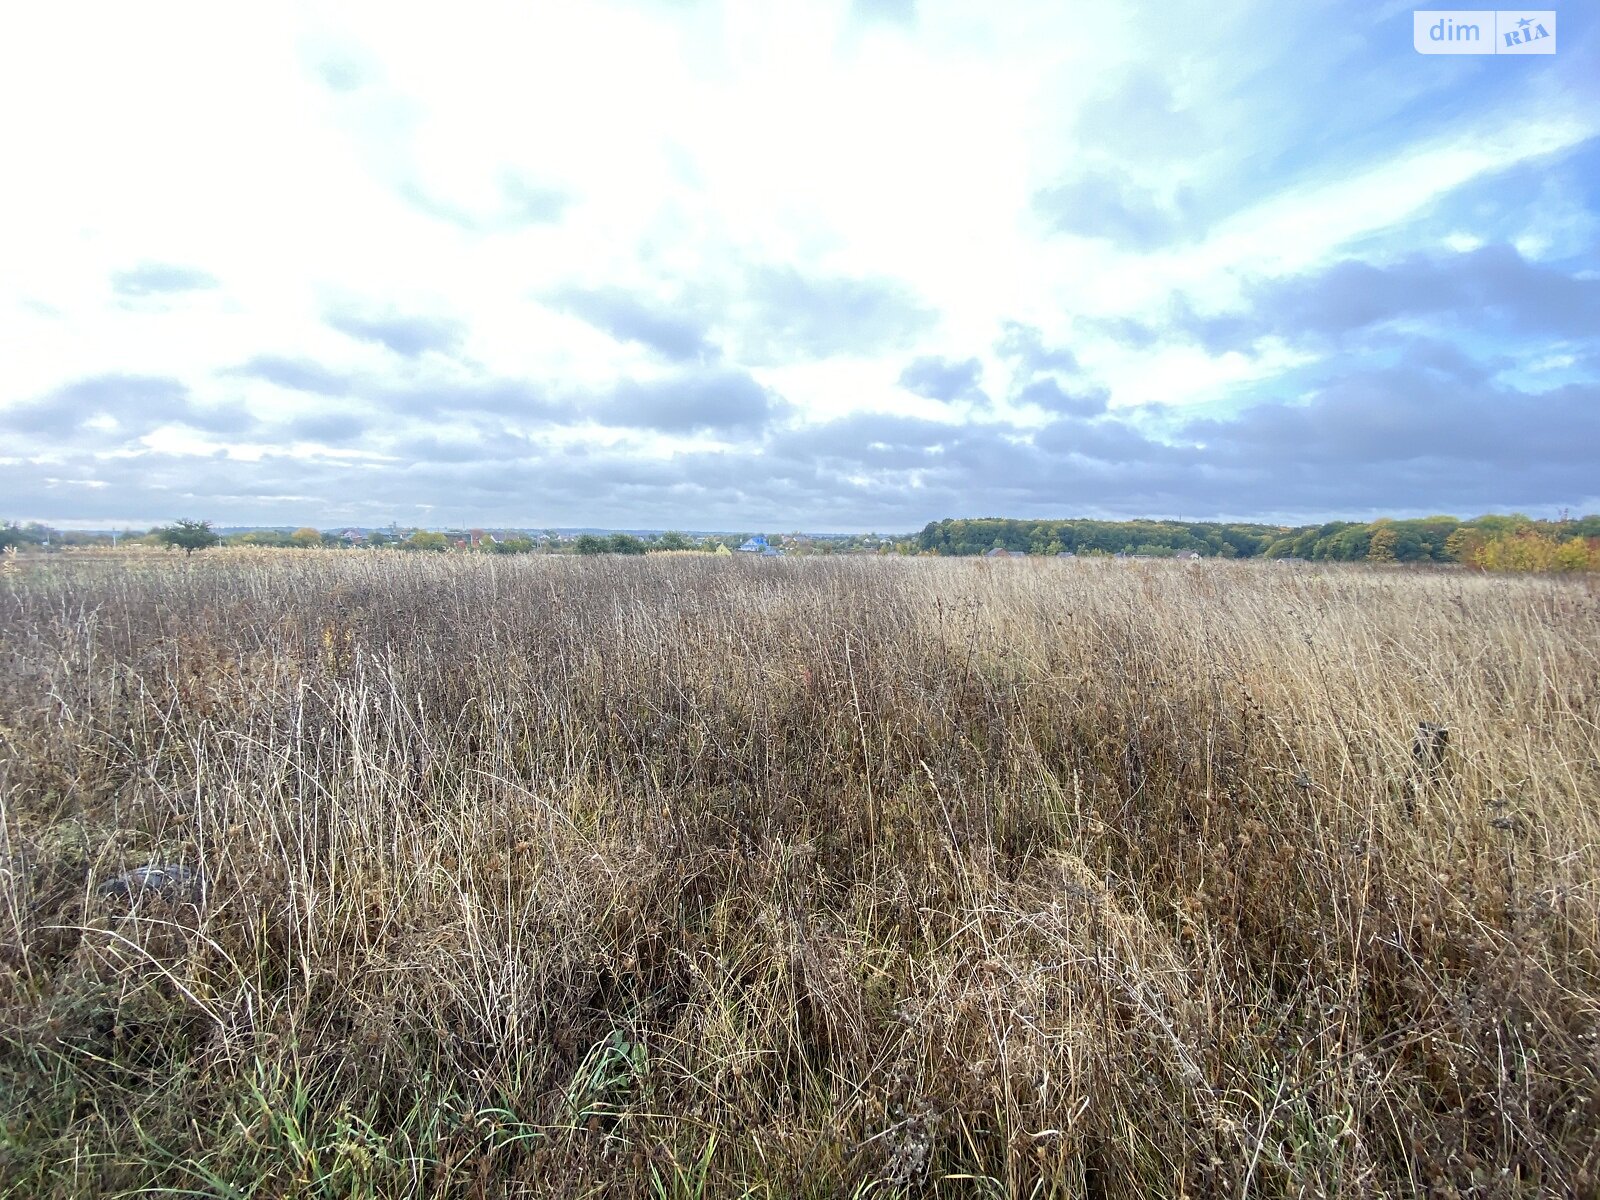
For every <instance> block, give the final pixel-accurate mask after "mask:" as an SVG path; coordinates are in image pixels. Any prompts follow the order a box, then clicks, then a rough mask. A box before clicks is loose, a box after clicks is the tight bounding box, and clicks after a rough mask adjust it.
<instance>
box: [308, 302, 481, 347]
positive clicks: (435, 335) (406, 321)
mask: <svg viewBox="0 0 1600 1200" xmlns="http://www.w3.org/2000/svg"><path fill="white" fill-rule="evenodd" d="M327 321H328V324H329V325H330V326H332V327H333V328H334V329H337V330H338V331H339V332H340V333H343V334H347V335H348V336H350V337H353V338H356V339H357V340H358V341H363V342H372V343H374V344H375V345H379V346H385V347H387V348H388V349H390V350H392V351H393V352H394V353H396V354H398V355H400V356H401V357H403V358H420V357H421V356H422V355H424V354H426V353H428V352H429V351H438V352H440V353H443V354H449V353H452V352H453V351H455V350H456V348H457V347H458V346H460V344H461V332H462V331H461V325H460V323H459V322H456V321H450V320H444V319H441V318H438V317H423V316H404V315H401V314H398V313H389V314H384V315H368V314H364V313H359V312H355V311H352V310H340V311H336V312H333V313H331V314H329V316H328V318H327Z"/></svg>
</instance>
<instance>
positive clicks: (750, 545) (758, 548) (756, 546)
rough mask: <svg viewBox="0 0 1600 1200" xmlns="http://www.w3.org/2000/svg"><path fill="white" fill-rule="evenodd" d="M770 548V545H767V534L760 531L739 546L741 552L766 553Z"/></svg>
mask: <svg viewBox="0 0 1600 1200" xmlns="http://www.w3.org/2000/svg"><path fill="white" fill-rule="evenodd" d="M768 549H770V547H769V546H768V545H767V539H766V537H765V535H763V534H759V533H758V534H756V535H755V537H753V538H751V539H750V540H749V541H748V542H746V543H745V544H744V545H742V546H740V547H739V553H740V554H765V553H766V552H767V550H768Z"/></svg>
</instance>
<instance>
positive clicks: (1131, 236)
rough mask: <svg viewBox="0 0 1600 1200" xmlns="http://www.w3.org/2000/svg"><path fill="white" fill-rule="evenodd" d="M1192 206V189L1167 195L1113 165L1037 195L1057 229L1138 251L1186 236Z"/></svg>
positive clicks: (1036, 201)
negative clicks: (1158, 192) (1159, 192)
mask: <svg viewBox="0 0 1600 1200" xmlns="http://www.w3.org/2000/svg"><path fill="white" fill-rule="evenodd" d="M1191 208H1192V199H1191V197H1190V194H1189V193H1188V191H1187V190H1185V189H1181V188H1180V189H1179V190H1178V191H1177V192H1176V193H1175V194H1174V195H1173V197H1172V198H1171V199H1170V200H1167V199H1163V198H1162V197H1161V196H1159V195H1158V194H1157V193H1156V192H1154V191H1153V190H1151V189H1150V188H1147V187H1144V186H1143V185H1141V184H1139V183H1137V182H1136V181H1135V180H1134V179H1133V177H1132V176H1131V175H1129V174H1128V173H1127V172H1126V171H1124V170H1122V169H1121V168H1117V167H1110V166H1107V167H1104V168H1101V169H1099V170H1090V171H1087V172H1085V173H1083V174H1081V175H1079V176H1077V177H1076V178H1074V179H1069V180H1066V181H1064V182H1062V183H1060V184H1057V185H1056V186H1055V187H1053V188H1048V189H1046V190H1044V191H1041V192H1039V193H1038V194H1036V195H1035V196H1034V209H1035V211H1036V212H1038V214H1039V215H1040V217H1042V218H1043V219H1044V221H1045V223H1046V224H1047V225H1048V226H1049V228H1050V229H1051V231H1052V232H1055V233H1071V234H1078V235H1080V236H1083V237H1091V238H1105V239H1108V240H1110V241H1112V242H1115V243H1116V244H1118V245H1120V246H1123V247H1126V248H1128V249H1133V250H1151V249H1155V248H1157V247H1159V246H1164V245H1167V244H1168V243H1170V242H1174V241H1177V240H1178V239H1179V238H1181V237H1183V236H1185V235H1186V234H1187V233H1188V231H1189V230H1190V229H1191V227H1192V218H1191V215H1190V210H1191Z"/></svg>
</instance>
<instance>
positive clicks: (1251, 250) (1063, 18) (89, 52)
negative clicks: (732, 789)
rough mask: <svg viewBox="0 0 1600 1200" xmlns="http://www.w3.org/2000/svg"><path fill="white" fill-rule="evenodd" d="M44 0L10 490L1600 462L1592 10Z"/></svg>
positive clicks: (832, 501)
mask: <svg viewBox="0 0 1600 1200" xmlns="http://www.w3.org/2000/svg"><path fill="white" fill-rule="evenodd" d="M1591 8H1592V6H1590V5H1582V6H1580V5H1569V6H1568V7H1567V8H1566V9H1564V10H1562V11H1561V12H1560V13H1559V22H1560V24H1559V28H1558V30H1557V39H1558V52H1557V53H1556V54H1555V55H1553V56H1540V57H1512V56H1456V57H1445V56H1421V55H1418V54H1416V53H1415V52H1414V50H1413V48H1412V15H1411V14H1412V6H1409V5H1408V6H1398V5H1394V4H1373V3H1366V4H1356V3H1351V2H1340V3H1333V2H1329V0H1297V2H1296V3H1293V4H1290V3H1284V2H1282V0H1279V2H1277V3H1273V4H1267V3H1260V2H1256V0H1231V2H1230V0H1224V2H1221V3H1208V4H1192V5H1187V4H1185V5H1177V4H1173V3H1171V2H1170V0H1147V2H1132V3H1130V2H1126V0H1124V2H1120V3H1116V4H1106V5H1100V6H1089V5H1076V4H1074V5H1068V4H1062V3H1060V2H1059V0H1050V2H1047V3H1040V4H1031V3H1024V2H1022V0H1008V2H1007V3H1004V4H988V3H984V4H980V3H974V2H971V0H963V2H959V3H956V2H944V0H853V2H852V0H832V2H830V0H816V2H812V0H808V2H807V3H803V4H782V5H780V4H767V3H735V2H732V0H729V2H726V3H719V2H718V0H625V2H616V3H611V2H608V0H584V2H583V3H578V2H576V0H572V2H562V3H556V2H551V0H514V2H510V3H505V4H479V3H472V2H466V3H456V4H451V5H447V6H439V5H432V6H423V5H418V6H410V5H395V4H390V3H385V4H373V5H371V6H361V5H356V4H337V5H332V4H322V3H319V4H307V5H304V6H295V5H289V4H285V5H271V6H265V7H263V6H254V7H252V6H240V5H229V4H217V3H215V2H214V0H207V2H206V3H193V4H190V3H181V2H177V0H171V2H169V0H163V3H160V4H153V5H152V4H138V5H135V4H127V3H115V4H112V3H106V4H87V3H74V2H71V0H66V2H63V3H59V4H30V5H22V4H16V5H9V6H7V8H6V12H5V14H4V15H3V17H0V162H3V163H4V164H5V168H6V171H5V174H6V179H7V183H6V185H5V186H4V187H3V188H0V380H3V386H0V517H11V518H16V519H39V520H46V521H51V522H54V523H57V524H61V525H78V526H86V525H87V526H105V525H112V524H117V525H121V524H133V525H143V524H147V523H150V522H154V521H165V520H170V519H172V518H175V517H179V516H193V517H206V518H211V519H214V520H216V521H218V522H220V523H223V524H242V523H262V524H274V525H300V524H306V523H311V524H316V525H320V526H324V527H327V526H334V525H345V524H369V525H370V524H387V523H388V522H390V521H391V520H393V521H398V522H400V523H401V524H403V525H410V524H418V525H435V526H444V525H451V524H472V525H502V524H504V525H530V526H545V525H600V526H610V527H641V528H661V527H668V526H677V527H688V528H735V529H750V528H765V529H774V530H778V529H796V528H799V529H810V530H818V531H821V530H865V529H879V530H905V529H911V528H916V527H920V526H921V525H922V524H924V523H925V522H927V521H929V520H933V519H938V518H941V517H946V516H977V515H997V516H1018V517H1046V516H1117V517H1134V516H1151V517H1170V516H1179V515H1181V516H1184V517H1187V518H1211V517H1223V518H1238V517H1258V518H1267V519H1278V520H1302V519H1307V520H1309V519H1321V518H1324V517H1332V516H1342V517H1360V516H1363V515H1368V514H1372V513H1376V512H1391V513H1395V514H1401V513H1407V514H1420V513H1431V512H1454V513H1458V514H1463V515H1467V514H1475V513H1479V512H1484V511H1490V510H1507V509H1521V510H1523V511H1528V512H1532V513H1535V514H1536V515H1552V514H1553V513H1554V512H1555V511H1556V510H1557V509H1559V508H1561V507H1562V506H1571V507H1572V508H1573V509H1575V510H1584V511H1593V510H1596V509H1600V21H1597V20H1596V18H1595V14H1594V13H1593V12H1592V11H1591Z"/></svg>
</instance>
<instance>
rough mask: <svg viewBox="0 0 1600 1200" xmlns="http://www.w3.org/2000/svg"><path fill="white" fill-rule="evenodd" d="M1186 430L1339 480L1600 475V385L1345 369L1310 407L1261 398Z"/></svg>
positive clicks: (1226, 450) (1245, 453)
mask: <svg viewBox="0 0 1600 1200" xmlns="http://www.w3.org/2000/svg"><path fill="white" fill-rule="evenodd" d="M1185 432H1186V434H1187V435H1188V436H1190V437H1193V438H1196V439H1198V440H1199V441H1201V442H1202V443H1204V444H1206V445H1207V446H1208V447H1210V448H1211V449H1212V452H1213V456H1214V457H1220V458H1223V459H1227V460H1231V461H1235V462H1241V463H1248V462H1252V461H1261V460H1265V461H1274V462H1278V463H1280V464H1284V465H1289V464H1293V465H1294V467H1295V468H1296V469H1303V470H1307V471H1314V472H1315V473H1316V474H1319V475H1322V474H1329V473H1330V472H1331V473H1332V474H1333V475H1334V476H1335V477H1336V476H1337V472H1338V471H1339V470H1342V469H1345V468H1363V467H1367V468H1370V467H1376V466H1384V467H1386V468H1388V469H1391V470H1392V469H1393V467H1394V466H1395V465H1396V464H1399V463H1410V462H1413V461H1418V460H1432V461H1436V462H1440V463H1453V464H1454V465H1455V469H1456V470H1457V471H1458V472H1459V473H1460V474H1461V475H1462V476H1463V477H1470V476H1475V475H1481V474H1484V473H1488V475H1489V476H1490V477H1492V476H1493V474H1494V473H1496V472H1499V471H1507V470H1511V471H1514V470H1519V469H1531V468H1536V467H1538V466H1540V465H1544V466H1548V467H1555V466H1559V465H1565V466H1570V467H1585V468H1587V469H1589V470H1591V471H1593V472H1595V476H1594V477H1595V478H1600V384H1569V385H1567V386H1564V387H1560V388H1555V389H1552V390H1550V391H1546V392H1538V393H1529V392H1522V391H1518V390H1516V389H1514V388H1508V387H1503V386H1498V385H1495V384H1492V383H1488V382H1483V381H1481V380H1480V381H1477V382H1474V381H1473V380H1472V379H1470V378H1462V377H1459V376H1454V375H1451V374H1446V373H1445V372H1442V371H1439V370H1429V369H1425V368H1420V367H1417V366H1399V367H1393V368H1381V369H1373V370H1367V371H1356V372H1351V373H1348V374H1342V375H1340V376H1339V377H1338V378H1337V379H1336V380H1334V381H1333V382H1331V383H1329V384H1327V385H1325V386H1324V387H1322V388H1321V389H1319V390H1318V391H1316V392H1315V393H1314V395H1313V397H1312V398H1311V400H1310V401H1309V402H1308V403H1305V404H1293V405H1291V404H1261V405H1257V406H1255V407H1253V408H1250V409H1247V410H1245V412H1243V413H1241V414H1240V415H1239V416H1238V417H1237V418H1235V419H1233V420H1229V421H1217V420H1208V421H1199V422H1195V423H1194V424H1191V425H1190V426H1188V427H1187V429H1186V430H1185Z"/></svg>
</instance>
